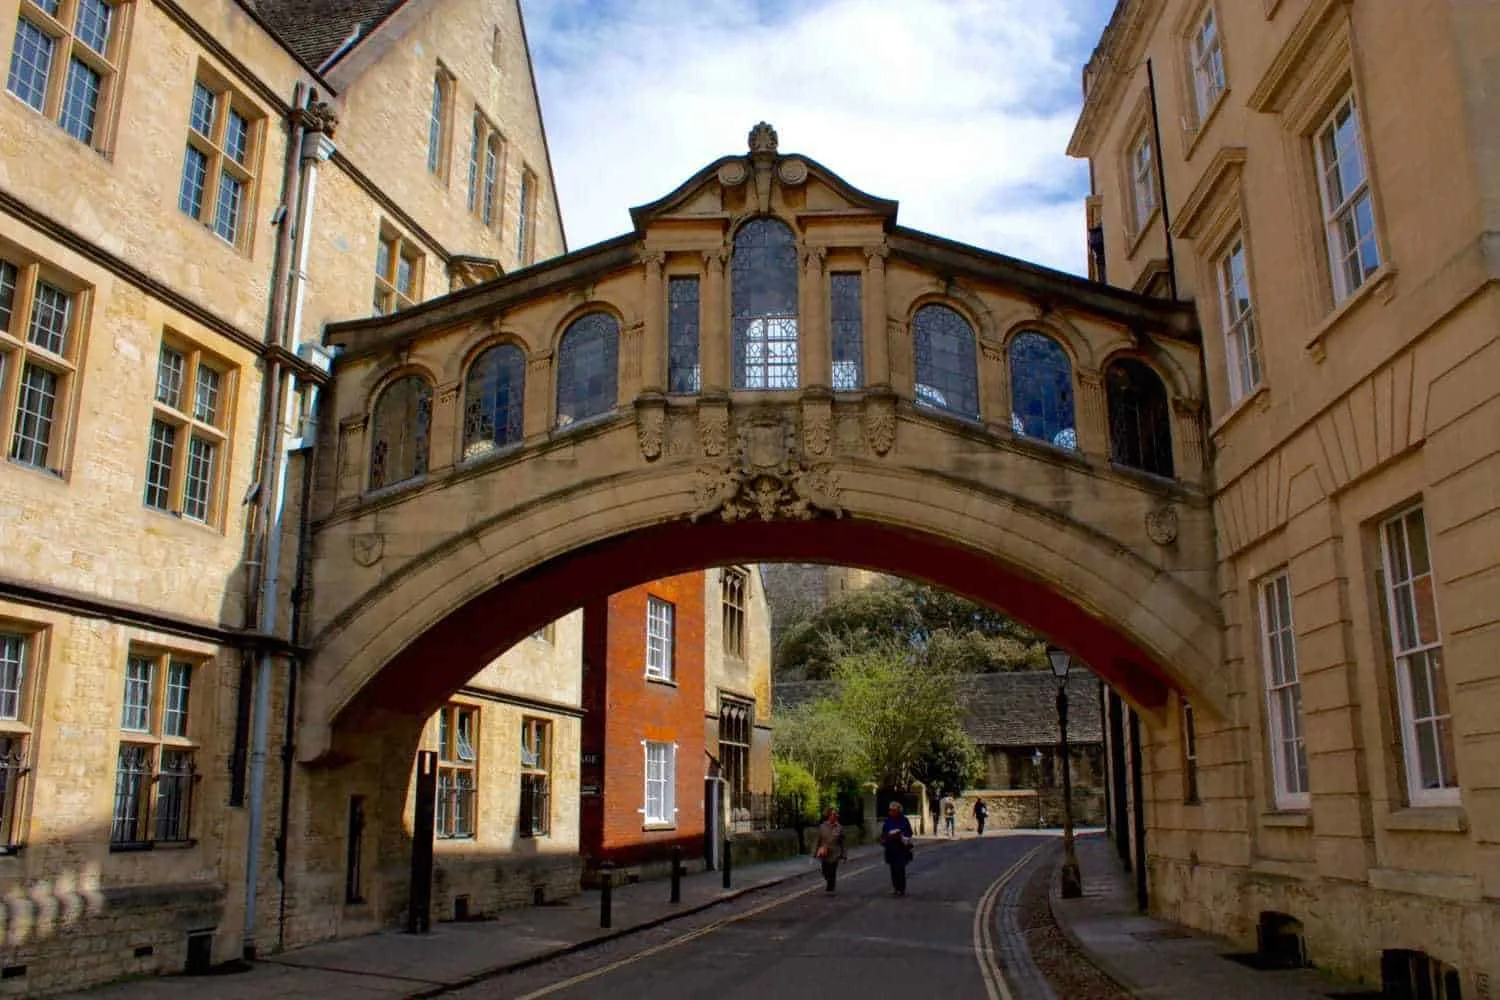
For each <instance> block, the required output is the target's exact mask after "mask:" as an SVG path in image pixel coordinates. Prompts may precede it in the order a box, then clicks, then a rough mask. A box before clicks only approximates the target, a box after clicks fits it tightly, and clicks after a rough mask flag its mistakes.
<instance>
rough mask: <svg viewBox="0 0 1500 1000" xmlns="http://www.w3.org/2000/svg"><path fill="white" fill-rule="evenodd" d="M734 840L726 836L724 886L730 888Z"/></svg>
mask: <svg viewBox="0 0 1500 1000" xmlns="http://www.w3.org/2000/svg"><path fill="white" fill-rule="evenodd" d="M733 848H734V842H733V841H731V840H730V839H729V838H728V837H725V838H724V888H726V889H728V888H729V871H730V869H731V868H732V867H733V866H734V850H733Z"/></svg>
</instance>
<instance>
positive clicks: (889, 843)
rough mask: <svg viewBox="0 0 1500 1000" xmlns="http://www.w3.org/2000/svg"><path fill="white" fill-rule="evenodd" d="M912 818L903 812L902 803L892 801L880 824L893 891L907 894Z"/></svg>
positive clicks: (897, 893) (881, 839)
mask: <svg viewBox="0 0 1500 1000" xmlns="http://www.w3.org/2000/svg"><path fill="white" fill-rule="evenodd" d="M911 836H912V835H911V820H909V819H907V818H906V817H905V816H903V815H902V814H901V803H899V802H892V803H891V806H890V809H889V810H887V812H886V817H885V822H884V823H882V824H881V825H880V842H881V843H882V844H884V845H885V863H886V864H888V865H890V867H891V891H892V892H893V893H895V894H896V895H897V896H904V895H906V866H907V864H908V863H909V862H910V861H911Z"/></svg>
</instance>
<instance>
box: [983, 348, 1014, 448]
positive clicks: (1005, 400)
mask: <svg viewBox="0 0 1500 1000" xmlns="http://www.w3.org/2000/svg"><path fill="white" fill-rule="evenodd" d="M1008 369H1009V366H1008V365H1007V364H1006V358H1005V348H1003V347H1001V346H1000V345H999V344H988V343H984V342H983V341H981V342H980V344H979V416H980V419H982V420H983V421H984V422H985V423H986V424H989V425H990V426H991V427H1000V428H1005V429H1006V430H1009V429H1010V378H1009V374H1008Z"/></svg>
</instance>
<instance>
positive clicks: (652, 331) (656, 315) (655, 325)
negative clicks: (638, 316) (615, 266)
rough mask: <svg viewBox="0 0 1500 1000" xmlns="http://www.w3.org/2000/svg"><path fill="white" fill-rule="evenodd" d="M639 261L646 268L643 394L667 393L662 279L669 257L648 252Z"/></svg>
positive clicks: (642, 365)
mask: <svg viewBox="0 0 1500 1000" xmlns="http://www.w3.org/2000/svg"><path fill="white" fill-rule="evenodd" d="M640 259H641V263H643V264H645V265H646V301H645V305H644V308H643V309H642V318H643V321H644V327H645V328H644V331H643V334H644V336H643V340H642V343H641V391H642V392H664V391H665V390H666V384H667V383H666V371H667V362H666V356H667V348H666V345H667V323H666V300H667V286H666V280H665V279H664V278H663V277H662V265H664V264H665V263H666V262H667V255H666V254H664V253H662V252H661V251H660V250H647V251H645V252H643V253H642V254H641V257H640Z"/></svg>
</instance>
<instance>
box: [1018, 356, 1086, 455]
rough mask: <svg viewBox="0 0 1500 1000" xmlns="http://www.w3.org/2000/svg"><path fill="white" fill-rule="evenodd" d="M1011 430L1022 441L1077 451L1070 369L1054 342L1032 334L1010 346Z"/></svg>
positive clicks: (1071, 368) (1070, 366)
mask: <svg viewBox="0 0 1500 1000" xmlns="http://www.w3.org/2000/svg"><path fill="white" fill-rule="evenodd" d="M1010 427H1011V430H1012V431H1014V432H1015V433H1016V434H1018V435H1020V436H1021V437H1029V438H1035V439H1037V440H1038V441H1046V442H1047V443H1048V444H1053V445H1056V446H1057V447H1059V448H1077V447H1078V431H1077V429H1076V426H1075V425H1074V422H1073V366H1072V365H1070V364H1069V363H1068V355H1067V354H1066V353H1064V351H1063V349H1062V347H1060V346H1059V345H1058V343H1057V341H1055V340H1053V339H1052V338H1051V337H1048V336H1046V335H1044V334H1040V333H1035V332H1033V331H1031V330H1027V331H1025V332H1023V333H1019V334H1017V335H1016V337H1015V339H1014V340H1012V341H1011V342H1010Z"/></svg>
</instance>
